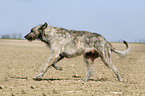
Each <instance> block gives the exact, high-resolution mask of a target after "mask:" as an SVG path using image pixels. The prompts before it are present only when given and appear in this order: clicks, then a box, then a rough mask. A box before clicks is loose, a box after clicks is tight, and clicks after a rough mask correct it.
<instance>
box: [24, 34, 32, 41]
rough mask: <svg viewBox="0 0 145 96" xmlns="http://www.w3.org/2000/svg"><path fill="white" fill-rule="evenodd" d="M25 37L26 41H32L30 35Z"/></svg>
mask: <svg viewBox="0 0 145 96" xmlns="http://www.w3.org/2000/svg"><path fill="white" fill-rule="evenodd" d="M25 38H26V39H27V40H28V41H33V40H34V38H33V37H30V36H27V35H26V36H25Z"/></svg>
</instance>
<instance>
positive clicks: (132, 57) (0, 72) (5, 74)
mask: <svg viewBox="0 0 145 96" xmlns="http://www.w3.org/2000/svg"><path fill="white" fill-rule="evenodd" d="M112 44H113V46H114V47H115V48H116V49H118V50H124V49H125V46H124V44H122V43H112ZM130 46H131V51H130V53H129V55H128V56H127V57H125V58H120V57H118V56H117V55H116V54H115V53H112V60H113V63H114V64H115V65H116V66H117V68H118V69H119V70H120V73H121V75H122V77H123V79H124V81H123V82H118V81H117V78H116V76H115V75H114V73H113V72H112V71H111V70H110V69H109V68H107V67H106V66H105V65H104V64H103V63H102V62H101V60H100V59H96V60H95V64H94V75H93V76H92V77H91V78H90V80H89V81H87V82H82V81H78V80H79V79H82V78H84V77H85V75H86V66H85V64H84V62H83V57H82V56H79V57H75V58H72V59H67V58H65V59H63V60H62V61H60V62H58V65H59V66H61V67H62V69H63V71H58V70H55V69H54V68H49V69H48V72H47V73H46V74H45V76H44V77H43V79H42V80H41V81H35V80H33V76H35V75H38V74H39V72H40V70H41V68H42V66H43V64H45V62H46V60H47V58H48V56H49V48H48V47H47V46H46V44H44V43H42V42H41V41H33V42H28V41H27V40H7V39H0V96H145V44H130Z"/></svg>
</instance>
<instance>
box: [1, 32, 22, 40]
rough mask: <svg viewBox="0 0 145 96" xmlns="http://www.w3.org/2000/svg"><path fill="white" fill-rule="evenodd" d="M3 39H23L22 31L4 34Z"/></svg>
mask: <svg viewBox="0 0 145 96" xmlns="http://www.w3.org/2000/svg"><path fill="white" fill-rule="evenodd" d="M1 38H2V39H22V33H13V34H2V35H1Z"/></svg>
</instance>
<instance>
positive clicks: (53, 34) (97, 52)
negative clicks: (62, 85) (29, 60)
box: [25, 23, 130, 81]
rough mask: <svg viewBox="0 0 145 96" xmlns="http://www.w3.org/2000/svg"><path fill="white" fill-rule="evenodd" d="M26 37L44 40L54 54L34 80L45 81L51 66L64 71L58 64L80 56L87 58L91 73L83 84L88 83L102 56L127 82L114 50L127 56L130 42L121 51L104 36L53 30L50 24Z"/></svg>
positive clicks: (119, 78)
mask: <svg viewBox="0 0 145 96" xmlns="http://www.w3.org/2000/svg"><path fill="white" fill-rule="evenodd" d="M25 38H26V39H28V40H29V41H32V40H35V39H40V40H41V41H42V42H45V43H46V44H47V45H48V46H49V48H50V51H51V53H50V56H49V58H48V61H47V63H46V64H45V65H44V66H43V68H42V70H41V73H40V74H39V75H37V76H35V77H34V79H35V80H39V79H41V78H42V77H43V75H44V74H45V73H46V71H47V69H48V68H49V67H50V66H53V67H54V68H55V69H57V70H62V69H61V68H60V67H59V66H58V65H57V64H56V63H57V62H58V61H60V60H61V59H63V58H64V57H66V58H72V57H75V56H79V55H83V56H84V61H85V63H86V65H87V70H88V72H87V76H86V77H85V78H84V79H83V81H87V80H88V79H89V78H90V76H91V75H92V73H93V63H94V60H95V59H96V58H98V57H100V58H101V60H102V61H103V62H104V64H105V65H106V66H108V67H109V68H110V69H111V70H112V71H113V72H114V73H115V74H116V76H117V78H118V80H119V81H122V80H123V79H122V77H121V76H120V74H119V71H118V69H117V68H116V67H115V65H114V64H113V63H112V61H111V51H113V52H115V53H117V54H118V55H121V56H126V55H127V54H128V53H129V50H130V47H129V45H128V43H127V42H126V41H124V44H125V45H126V48H127V49H126V50H125V51H118V50H116V49H115V48H114V47H113V46H112V45H111V43H109V42H107V41H106V39H105V38H104V37H102V36H101V35H100V34H97V33H91V32H87V31H76V30H68V29H64V28H57V27H52V26H50V25H48V24H47V23H45V24H43V25H39V26H36V27H34V28H32V29H31V32H30V33H29V34H27V35H26V36H25Z"/></svg>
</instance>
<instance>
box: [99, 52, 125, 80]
mask: <svg viewBox="0 0 145 96" xmlns="http://www.w3.org/2000/svg"><path fill="white" fill-rule="evenodd" d="M105 51H106V54H107V55H108V56H105V54H103V55H102V56H101V60H102V61H103V63H104V64H105V65H106V66H107V67H109V68H110V69H111V70H112V71H113V72H114V73H115V75H116V76H117V78H118V80H119V81H123V79H122V77H121V76H120V74H119V71H118V69H117V67H116V66H115V65H114V64H113V63H112V60H111V50H105ZM103 53H104V52H103Z"/></svg>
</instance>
